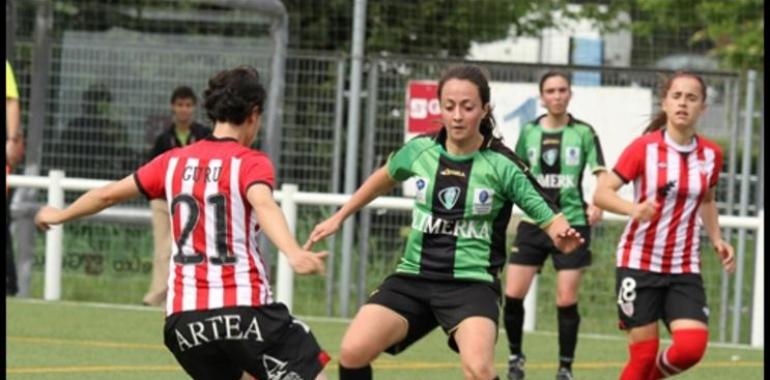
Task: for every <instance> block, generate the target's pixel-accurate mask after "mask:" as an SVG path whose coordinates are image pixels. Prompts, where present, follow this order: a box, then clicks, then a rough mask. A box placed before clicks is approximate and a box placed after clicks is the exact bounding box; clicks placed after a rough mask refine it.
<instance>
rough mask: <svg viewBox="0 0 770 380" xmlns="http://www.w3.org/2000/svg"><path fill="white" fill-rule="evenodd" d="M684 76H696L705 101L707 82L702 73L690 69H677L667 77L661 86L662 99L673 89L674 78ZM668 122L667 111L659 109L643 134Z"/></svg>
mask: <svg viewBox="0 0 770 380" xmlns="http://www.w3.org/2000/svg"><path fill="white" fill-rule="evenodd" d="M682 77H690V78H694V79H696V80H697V81H698V83H700V93H701V95H703V101H704V102H705V101H706V82H704V81H703V78H701V77H700V75H698V74H695V73H691V72H689V71H677V72H675V73H674V75H672V76H671V77H669V78H668V79H666V81H665V82H663V86H662V87H661V88H660V99H661V101H662V100H663V99H665V98H666V95H668V90H670V89H671V85H672V84H673V83H674V80H675V79H677V78H682ZM666 122H667V119H666V112H665V111H663V110H660V111H658V113H657V114H655V117H653V118H652V120H650V124H647V128H645V129H644V132H643V133H642V134H645V133H650V132H654V131H657V130H659V129H661V128H663V127H664V126H665V125H666Z"/></svg>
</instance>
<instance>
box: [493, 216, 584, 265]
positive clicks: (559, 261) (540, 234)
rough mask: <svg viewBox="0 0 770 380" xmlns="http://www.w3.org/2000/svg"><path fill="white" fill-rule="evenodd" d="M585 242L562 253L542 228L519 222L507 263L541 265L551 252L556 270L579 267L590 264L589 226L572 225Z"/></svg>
mask: <svg viewBox="0 0 770 380" xmlns="http://www.w3.org/2000/svg"><path fill="white" fill-rule="evenodd" d="M572 228H574V229H575V230H576V231H577V232H580V235H581V236H583V238H584V239H585V240H586V242H585V243H584V244H583V245H581V246H580V247H578V249H576V250H575V251H574V252H572V253H570V254H564V253H562V252H560V251H559V250H558V249H556V246H555V245H553V240H551V238H550V237H549V236H548V234H546V233H545V231H543V229H542V228H540V227H538V226H536V225H534V224H532V223H528V222H521V223H519V227H518V228H516V238H515V239H514V240H513V247H511V254H510V256H508V263H509V264H518V265H528V266H537V267H542V266H543V263H544V262H545V259H546V258H547V257H548V255H549V254H551V255H552V256H551V258H552V260H553V267H554V269H556V270H562V269H580V268H584V267H587V266H590V265H591V250H590V249H589V247H590V246H591V227H590V226H572Z"/></svg>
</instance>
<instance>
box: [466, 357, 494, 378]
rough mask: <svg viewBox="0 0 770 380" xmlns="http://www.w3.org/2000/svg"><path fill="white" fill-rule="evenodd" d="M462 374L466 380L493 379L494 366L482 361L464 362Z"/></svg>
mask: <svg viewBox="0 0 770 380" xmlns="http://www.w3.org/2000/svg"><path fill="white" fill-rule="evenodd" d="M463 372H464V373H465V378H466V379H468V380H489V379H492V378H494V377H495V366H494V364H493V363H488V362H487V361H484V360H473V359H471V360H465V361H463Z"/></svg>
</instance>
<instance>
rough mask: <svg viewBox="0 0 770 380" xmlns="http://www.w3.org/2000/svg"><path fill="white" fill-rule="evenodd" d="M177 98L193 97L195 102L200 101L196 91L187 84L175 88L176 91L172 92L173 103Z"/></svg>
mask: <svg viewBox="0 0 770 380" xmlns="http://www.w3.org/2000/svg"><path fill="white" fill-rule="evenodd" d="M177 99H192V101H193V104H195V103H198V97H197V96H195V91H193V89H192V88H190V87H187V86H179V87H177V88H175V89H174V92H172V93H171V103H174V102H175V101H177Z"/></svg>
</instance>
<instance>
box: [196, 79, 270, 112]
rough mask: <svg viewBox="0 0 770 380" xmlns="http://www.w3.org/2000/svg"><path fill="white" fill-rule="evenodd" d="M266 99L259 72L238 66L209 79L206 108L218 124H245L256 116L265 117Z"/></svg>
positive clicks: (205, 97)
mask: <svg viewBox="0 0 770 380" xmlns="http://www.w3.org/2000/svg"><path fill="white" fill-rule="evenodd" d="M265 96H266V95H265V88H264V87H262V84H261V83H260V82H259V73H258V72H257V70H256V69H254V68H253V67H251V66H238V67H236V68H234V69H230V70H223V71H220V72H218V73H217V74H216V75H214V76H213V77H211V79H209V87H208V88H207V89H206V91H204V92H203V98H204V103H203V106H204V107H205V108H206V113H207V114H208V116H209V118H211V120H212V121H213V122H215V123H216V122H218V121H219V122H230V123H233V124H241V123H243V122H244V121H245V120H246V118H247V117H249V115H251V113H252V112H255V111H256V112H257V114H261V113H262V110H263V106H264V102H265ZM255 108H256V109H255Z"/></svg>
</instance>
